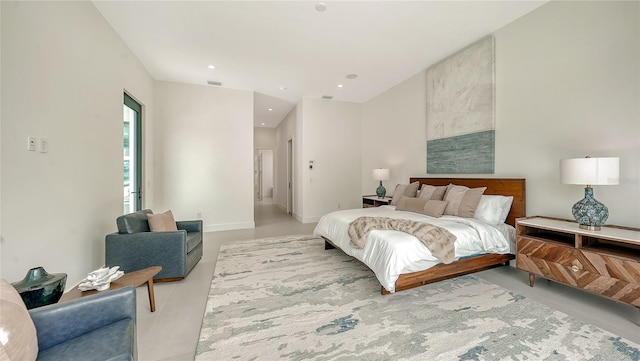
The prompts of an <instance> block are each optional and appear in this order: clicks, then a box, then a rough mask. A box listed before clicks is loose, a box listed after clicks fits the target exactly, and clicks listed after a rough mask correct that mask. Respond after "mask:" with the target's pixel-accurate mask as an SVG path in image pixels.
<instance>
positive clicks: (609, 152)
mask: <svg viewBox="0 0 640 361" xmlns="http://www.w3.org/2000/svg"><path fill="white" fill-rule="evenodd" d="M639 6H640V3H638V2H584V1H581V2H550V3H548V4H546V5H544V6H542V7H540V8H539V9H537V10H535V11H533V12H532V13H530V14H528V15H526V16H525V17H524V18H522V19H520V20H517V21H515V22H513V23H511V24H510V25H508V26H506V27H504V28H502V29H500V30H499V31H497V32H496V70H497V73H496V108H497V114H496V119H497V124H496V126H497V131H496V138H497V140H496V150H497V151H496V165H497V167H496V169H497V172H500V173H501V174H506V175H517V174H523V175H525V176H526V178H527V194H528V198H527V205H528V207H527V208H528V209H527V212H528V214H529V215H535V214H544V215H550V216H559V217H564V218H572V216H571V207H572V205H573V204H574V203H575V202H576V201H578V200H580V199H582V197H583V196H584V190H583V188H584V187H583V186H579V185H563V184H560V181H559V169H558V167H559V166H558V162H559V160H560V159H563V158H579V157H583V156H585V155H591V156H616V157H620V183H621V184H620V185H618V186H594V192H595V197H596V199H598V200H600V201H601V202H603V203H604V204H605V205H607V206H608V207H609V211H610V216H609V221H608V223H610V224H621V225H628V226H640V202H639V201H638V200H639V199H640V181H639V176H640V102H639V100H640V17H639V16H638V15H639V14H640V13H639V12H638V7H639Z"/></svg>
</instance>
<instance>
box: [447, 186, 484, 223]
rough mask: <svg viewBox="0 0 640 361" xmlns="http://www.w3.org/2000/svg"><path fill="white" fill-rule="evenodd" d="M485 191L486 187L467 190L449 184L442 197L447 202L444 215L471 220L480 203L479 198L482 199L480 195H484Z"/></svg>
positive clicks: (466, 188) (463, 187) (467, 188)
mask: <svg viewBox="0 0 640 361" xmlns="http://www.w3.org/2000/svg"><path fill="white" fill-rule="evenodd" d="M486 189H487V187H480V188H469V187H465V186H458V185H455V184H449V185H448V186H447V193H445V195H444V200H445V201H447V202H449V204H447V208H446V209H445V210H444V214H447V215H450V216H458V217H464V218H473V215H474V213H475V211H476V208H477V207H478V203H480V197H482V193H484V191H485V190H486Z"/></svg>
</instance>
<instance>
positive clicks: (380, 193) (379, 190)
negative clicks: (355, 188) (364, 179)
mask: <svg viewBox="0 0 640 361" xmlns="http://www.w3.org/2000/svg"><path fill="white" fill-rule="evenodd" d="M386 194H387V190H386V189H384V187H383V186H382V181H380V185H379V186H378V188H376V195H377V196H378V197H379V198H383V197H384V196H385V195H386Z"/></svg>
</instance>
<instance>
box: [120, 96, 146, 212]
mask: <svg viewBox="0 0 640 361" xmlns="http://www.w3.org/2000/svg"><path fill="white" fill-rule="evenodd" d="M123 111H124V113H123V183H122V187H123V194H124V198H123V202H122V210H123V212H124V213H123V214H127V213H131V212H136V211H139V210H141V209H142V105H140V103H138V102H137V101H135V100H134V99H133V98H132V97H130V96H129V95H128V94H127V93H124V104H123Z"/></svg>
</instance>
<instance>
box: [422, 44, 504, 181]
mask: <svg viewBox="0 0 640 361" xmlns="http://www.w3.org/2000/svg"><path fill="white" fill-rule="evenodd" d="M426 78H427V173H429V174H447V173H450V174H474V173H475V174H493V173H494V172H495V121H494V98H495V94H494V39H493V36H487V37H485V38H482V39H480V40H479V41H477V42H475V43H473V44H471V45H469V46H468V47H466V48H464V49H463V50H461V51H459V52H457V53H455V54H453V55H451V56H450V57H448V58H446V59H444V60H442V61H441V62H439V63H437V64H435V65H433V66H432V67H430V68H429V69H427V74H426Z"/></svg>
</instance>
